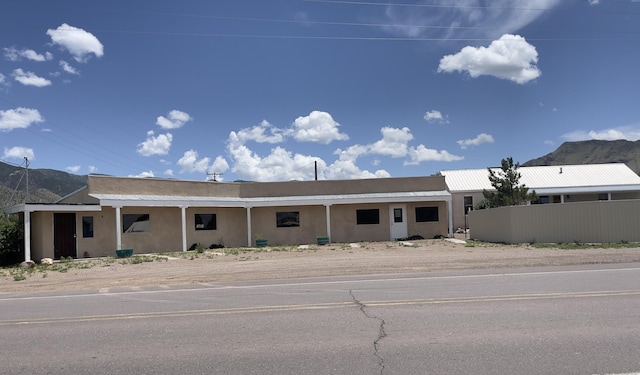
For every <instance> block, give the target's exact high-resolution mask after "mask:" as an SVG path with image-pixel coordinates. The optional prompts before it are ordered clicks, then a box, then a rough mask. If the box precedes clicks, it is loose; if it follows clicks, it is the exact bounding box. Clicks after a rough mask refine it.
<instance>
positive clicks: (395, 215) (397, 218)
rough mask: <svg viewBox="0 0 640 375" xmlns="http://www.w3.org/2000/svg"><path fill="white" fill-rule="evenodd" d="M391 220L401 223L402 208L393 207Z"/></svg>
mask: <svg viewBox="0 0 640 375" xmlns="http://www.w3.org/2000/svg"><path fill="white" fill-rule="evenodd" d="M393 222H394V223H402V208H394V209H393Z"/></svg>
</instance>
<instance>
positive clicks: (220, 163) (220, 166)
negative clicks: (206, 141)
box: [207, 156, 229, 174]
mask: <svg viewBox="0 0 640 375" xmlns="http://www.w3.org/2000/svg"><path fill="white" fill-rule="evenodd" d="M228 170H229V163H227V161H226V160H225V158H223V157H222V156H216V159H215V160H214V161H213V163H211V165H210V166H209V169H208V170H207V173H209V174H213V173H224V172H226V171H228Z"/></svg>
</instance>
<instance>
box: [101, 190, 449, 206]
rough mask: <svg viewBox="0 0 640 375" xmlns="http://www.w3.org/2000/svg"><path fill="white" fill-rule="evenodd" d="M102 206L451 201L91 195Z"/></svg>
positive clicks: (407, 196)
mask: <svg viewBox="0 0 640 375" xmlns="http://www.w3.org/2000/svg"><path fill="white" fill-rule="evenodd" d="M89 195H90V196H92V197H94V198H97V199H99V200H100V204H102V205H123V206H158V207H166V206H190V205H191V206H199V207H258V206H282V205H316V204H318V205H319V204H352V203H369V202H371V203H373V202H410V201H435V200H446V201H449V200H451V194H450V193H449V192H448V191H446V190H442V191H414V192H393V193H370V194H340V195H309V196H291V197H261V198H235V197H193V196H164V195H139V194H136V195H133V194H131V195H127V194H89Z"/></svg>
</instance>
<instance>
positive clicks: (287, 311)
mask: <svg viewBox="0 0 640 375" xmlns="http://www.w3.org/2000/svg"><path fill="white" fill-rule="evenodd" d="M638 371H640V268H639V267H638V264H630V265H610V266H590V267H584V266H582V267H564V268H541V269H535V270H534V269H516V270H490V271H477V270H476V271H461V272H447V273H445V272H440V273H429V274H412V275H398V276H397V277H393V276H389V275H384V276H370V277H362V276H358V277H341V278H322V279H305V280H286V281H268V282H265V283H264V284H249V283H235V284H210V285H192V286H188V287H184V286H183V287H177V288H145V289H136V288H133V289H110V290H106V289H105V290H99V291H77V292H64V293H63V292H58V293H51V292H50V293H29V294H22V295H17V294H0V374H180V373H183V374H613V373H616V374H620V373H625V374H629V373H634V372H638Z"/></svg>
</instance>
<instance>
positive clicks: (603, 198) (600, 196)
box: [598, 193, 609, 201]
mask: <svg viewBox="0 0 640 375" xmlns="http://www.w3.org/2000/svg"><path fill="white" fill-rule="evenodd" d="M598 200H599V201H608V200H609V194H608V193H600V194H598Z"/></svg>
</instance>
